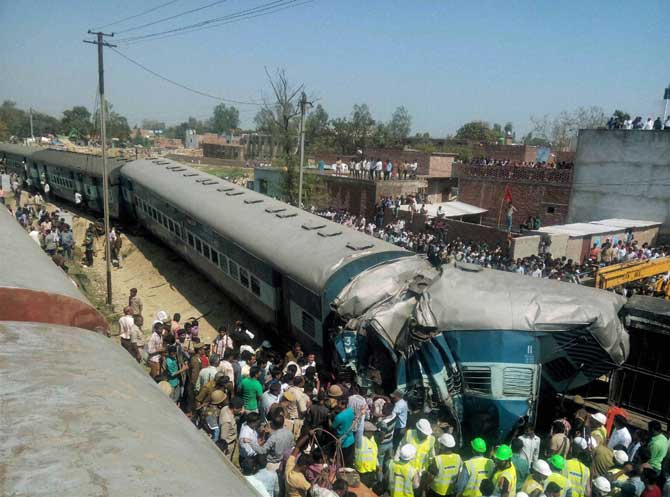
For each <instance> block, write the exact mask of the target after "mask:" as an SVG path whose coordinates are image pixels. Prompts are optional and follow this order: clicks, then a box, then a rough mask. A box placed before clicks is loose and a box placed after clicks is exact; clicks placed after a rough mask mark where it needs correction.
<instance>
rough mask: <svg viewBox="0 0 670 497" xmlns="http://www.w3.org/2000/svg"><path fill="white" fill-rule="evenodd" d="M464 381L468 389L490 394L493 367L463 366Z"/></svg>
mask: <svg viewBox="0 0 670 497" xmlns="http://www.w3.org/2000/svg"><path fill="white" fill-rule="evenodd" d="M463 382H464V383H465V388H466V390H471V391H474V392H479V393H484V394H490V393H491V368H489V367H488V366H463Z"/></svg>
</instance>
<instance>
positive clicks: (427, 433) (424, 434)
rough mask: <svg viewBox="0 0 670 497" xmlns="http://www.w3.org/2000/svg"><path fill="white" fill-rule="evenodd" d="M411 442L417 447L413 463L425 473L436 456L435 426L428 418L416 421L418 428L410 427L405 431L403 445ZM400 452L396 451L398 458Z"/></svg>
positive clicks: (419, 470) (418, 469)
mask: <svg viewBox="0 0 670 497" xmlns="http://www.w3.org/2000/svg"><path fill="white" fill-rule="evenodd" d="M406 444H410V445H412V446H414V448H415V449H416V457H415V458H414V459H413V460H412V465H413V466H414V468H415V469H416V470H417V471H418V472H419V474H421V473H423V472H424V471H425V470H426V469H427V467H428V462H429V461H430V460H431V459H432V458H433V457H435V437H434V436H433V428H432V427H431V426H430V423H429V422H428V420H427V419H423V418H422V419H420V420H419V421H417V422H416V428H414V429H409V430H407V432H406V433H405V438H404V440H403V445H406ZM398 455H399V452H398V453H396V458H397V457H398Z"/></svg>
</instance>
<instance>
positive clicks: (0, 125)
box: [0, 120, 9, 142]
mask: <svg viewBox="0 0 670 497" xmlns="http://www.w3.org/2000/svg"><path fill="white" fill-rule="evenodd" d="M8 140H9V128H8V127H7V124H6V123H5V121H3V120H0V141H3V142H6V141H8Z"/></svg>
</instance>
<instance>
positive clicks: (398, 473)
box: [388, 444, 421, 497]
mask: <svg viewBox="0 0 670 497" xmlns="http://www.w3.org/2000/svg"><path fill="white" fill-rule="evenodd" d="M415 458H416V447H414V446H413V445H412V444H405V445H403V446H401V447H400V450H399V451H398V460H397V461H396V460H393V459H392V460H391V461H390V462H389V471H388V473H389V482H388V491H389V497H414V491H415V490H416V489H418V488H419V486H420V484H421V478H420V476H419V472H418V471H417V470H416V468H415V466H414V464H413V460H414V459H415Z"/></svg>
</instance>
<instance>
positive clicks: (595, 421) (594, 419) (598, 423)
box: [589, 412, 607, 445]
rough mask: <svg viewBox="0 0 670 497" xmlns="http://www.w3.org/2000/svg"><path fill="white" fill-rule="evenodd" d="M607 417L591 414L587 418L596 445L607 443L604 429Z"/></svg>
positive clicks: (599, 413) (600, 414)
mask: <svg viewBox="0 0 670 497" xmlns="http://www.w3.org/2000/svg"><path fill="white" fill-rule="evenodd" d="M605 423H607V416H605V415H604V414H603V413H602V412H597V413H595V414H591V416H590V417H589V426H590V427H591V436H592V437H593V438H595V439H596V442H598V445H603V444H605V442H606V441H607V430H606V429H605Z"/></svg>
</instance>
